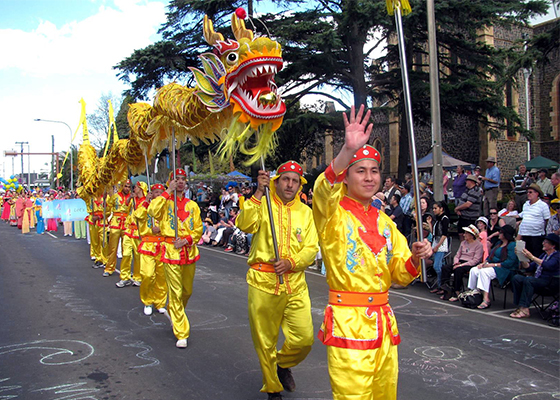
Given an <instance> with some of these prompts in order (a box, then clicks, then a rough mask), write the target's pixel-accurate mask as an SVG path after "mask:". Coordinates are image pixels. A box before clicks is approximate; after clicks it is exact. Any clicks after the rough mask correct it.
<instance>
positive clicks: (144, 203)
mask: <svg viewBox="0 0 560 400" xmlns="http://www.w3.org/2000/svg"><path fill="white" fill-rule="evenodd" d="M142 206H144V208H148V207H149V206H150V203H148V202H147V201H144V202H143V203H142Z"/></svg>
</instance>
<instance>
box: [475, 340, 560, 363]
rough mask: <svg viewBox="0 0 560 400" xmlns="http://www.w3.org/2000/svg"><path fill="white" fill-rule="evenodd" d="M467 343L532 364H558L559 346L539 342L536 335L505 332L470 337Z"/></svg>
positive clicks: (559, 360)
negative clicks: (493, 335) (490, 335)
mask: <svg viewBox="0 0 560 400" xmlns="http://www.w3.org/2000/svg"><path fill="white" fill-rule="evenodd" d="M469 343H470V344H471V345H472V346H474V347H477V348H480V349H482V350H485V351H488V352H490V353H492V354H496V353H499V354H508V356H509V357H511V358H512V359H514V360H515V359H517V360H521V361H522V362H525V363H532V364H533V366H535V365H536V366H539V365H541V364H543V363H544V364H551V365H554V366H556V367H558V366H560V358H559V357H558V354H559V353H560V348H558V347H556V346H555V347H551V346H548V345H546V344H544V343H542V342H539V339H538V337H534V336H528V335H521V334H519V335H517V334H515V333H507V334H504V335H500V336H497V337H493V338H479V339H471V340H470V341H469Z"/></svg>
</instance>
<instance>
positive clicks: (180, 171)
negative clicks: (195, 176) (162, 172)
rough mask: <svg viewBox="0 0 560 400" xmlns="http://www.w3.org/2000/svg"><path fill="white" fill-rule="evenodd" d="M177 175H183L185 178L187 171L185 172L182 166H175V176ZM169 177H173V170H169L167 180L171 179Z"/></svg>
mask: <svg viewBox="0 0 560 400" xmlns="http://www.w3.org/2000/svg"><path fill="white" fill-rule="evenodd" d="M177 176H184V177H185V178H186V177H187V173H186V172H185V170H184V169H182V168H177V169H176V170H175V177H177ZM171 179H173V171H171V172H170V173H169V180H171Z"/></svg>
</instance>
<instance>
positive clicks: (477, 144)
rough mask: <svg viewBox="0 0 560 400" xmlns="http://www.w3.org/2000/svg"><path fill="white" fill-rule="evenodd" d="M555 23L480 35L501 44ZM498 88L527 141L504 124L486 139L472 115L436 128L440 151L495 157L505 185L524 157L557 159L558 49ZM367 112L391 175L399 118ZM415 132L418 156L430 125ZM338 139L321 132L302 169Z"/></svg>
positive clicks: (326, 158) (478, 160)
mask: <svg viewBox="0 0 560 400" xmlns="http://www.w3.org/2000/svg"><path fill="white" fill-rule="evenodd" d="M559 23H560V19H554V20H551V21H548V22H545V23H542V24H539V25H536V26H532V27H525V26H510V27H501V26H500V27H488V28H487V29H486V30H485V31H484V32H482V33H481V40H484V41H485V42H486V43H487V44H489V45H492V46H495V47H496V48H500V49H507V48H510V47H512V46H513V45H514V43H515V42H517V41H519V40H521V39H530V38H532V37H533V36H534V35H537V34H539V33H542V32H546V31H548V30H550V29H552V28H553V27H554V26H555V24H559ZM526 75H527V78H526ZM504 91H505V96H504V97H505V99H504V101H505V102H506V104H507V105H508V106H511V107H513V108H515V109H516V110H517V113H518V114H519V115H520V117H521V119H522V121H523V123H524V124H525V126H526V127H528V128H529V129H530V130H531V131H532V132H534V135H535V136H534V138H533V139H532V140H530V141H528V140H527V138H526V137H524V136H519V135H516V134H515V133H514V132H513V131H512V130H511V131H510V130H507V129H506V130H505V131H504V132H502V133H501V135H500V137H499V138H498V139H491V138H490V135H489V133H488V132H486V131H485V130H484V129H482V128H481V127H480V126H479V125H478V123H477V122H476V121H470V120H468V119H466V118H464V117H459V118H457V119H456V121H455V128H454V129H453V130H449V129H445V128H442V132H441V134H442V146H443V149H444V151H445V152H447V153H448V154H450V155H451V156H453V157H456V158H459V159H461V160H463V161H466V162H469V163H471V164H474V165H480V166H482V168H483V169H484V168H485V167H486V163H485V160H486V158H487V157H489V156H494V157H496V158H497V160H498V166H499V168H500V169H501V171H502V175H501V176H502V183H503V184H504V185H503V186H504V187H507V181H509V180H510V179H511V177H512V176H513V175H514V172H515V168H516V167H517V166H518V165H520V164H522V163H523V162H525V161H527V160H528V159H531V158H534V157H536V156H538V155H542V156H544V157H547V158H550V159H553V160H555V161H558V160H560V140H559V139H560V54H559V49H558V48H557V49H555V50H554V51H553V52H551V53H550V54H549V62H548V63H547V64H546V65H542V66H535V67H534V68H533V69H532V70H530V71H519V72H518V73H517V76H516V79H515V82H511V83H509V84H508V85H506V87H505V88H504ZM527 94H528V96H527ZM527 97H528V101H527ZM331 103H332V102H327V107H326V109H325V112H332V111H334V103H332V104H331ZM527 104H528V106H527ZM373 118H374V122H375V125H374V131H373V133H372V139H371V140H370V143H371V144H372V145H373V146H375V147H376V148H377V149H378V150H379V151H380V152H381V153H382V156H383V160H384V161H385V162H384V165H382V171H383V173H384V174H385V175H388V174H391V175H397V172H398V167H399V157H398V155H399V151H400V147H399V137H398V136H399V129H400V127H399V123H401V122H400V121H399V119H398V118H396V117H393V116H391V115H387V114H386V113H384V112H377V113H374V115H373ZM403 122H404V121H403ZM415 136H416V150H417V156H418V158H421V157H423V156H425V155H426V154H428V152H429V151H430V149H431V147H432V138H431V130H430V127H429V126H418V125H417V126H415ZM341 144H342V137H341V135H340V134H338V135H337V133H336V132H334V133H333V132H326V133H325V151H324V153H323V154H322V155H320V156H317V157H313V158H312V159H309V160H308V161H307V163H306V167H307V170H310V169H311V168H314V167H316V166H319V165H321V164H326V163H327V162H330V160H332V157H333V155H334V154H336V153H337V152H338V150H339V148H340V146H341Z"/></svg>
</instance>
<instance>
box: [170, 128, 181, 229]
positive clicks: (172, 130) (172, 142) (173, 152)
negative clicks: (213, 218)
mask: <svg viewBox="0 0 560 400" xmlns="http://www.w3.org/2000/svg"><path fill="white" fill-rule="evenodd" d="M171 154H172V156H173V180H175V179H177V175H176V169H177V168H176V165H175V164H176V163H175V128H171ZM173 210H174V211H175V212H174V215H173V222H174V223H175V240H177V238H178V237H179V233H178V226H177V224H178V220H177V188H175V190H174V191H173Z"/></svg>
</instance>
